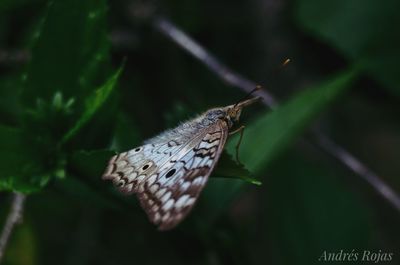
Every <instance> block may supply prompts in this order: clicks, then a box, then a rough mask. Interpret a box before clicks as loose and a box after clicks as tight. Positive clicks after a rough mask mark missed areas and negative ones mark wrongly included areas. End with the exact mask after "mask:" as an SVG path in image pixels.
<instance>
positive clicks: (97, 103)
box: [62, 67, 122, 143]
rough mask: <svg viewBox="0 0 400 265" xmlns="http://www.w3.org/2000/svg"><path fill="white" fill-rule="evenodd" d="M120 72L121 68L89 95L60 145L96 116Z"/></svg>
mask: <svg viewBox="0 0 400 265" xmlns="http://www.w3.org/2000/svg"><path fill="white" fill-rule="evenodd" d="M121 72H122V67H120V69H118V70H117V71H116V73H115V74H114V75H112V76H111V77H110V78H109V80H108V81H107V82H106V83H105V84H104V85H103V86H101V87H100V88H98V89H97V90H96V91H94V92H93V93H92V95H90V96H89V97H88V99H87V101H86V104H85V107H84V110H83V113H82V115H81V116H80V117H79V118H78V120H77V121H76V123H75V125H74V126H73V127H72V128H71V129H70V130H69V131H68V132H67V133H66V134H65V135H64V137H63V139H62V143H65V142H67V141H68V140H69V139H71V138H72V137H74V136H75V135H76V134H77V133H78V131H79V130H80V129H81V128H82V127H83V126H84V125H85V124H86V123H87V122H88V121H89V120H90V119H91V118H92V117H93V116H94V115H95V114H96V112H97V111H98V110H99V109H100V108H101V107H102V106H103V104H104V103H105V102H106V101H107V99H108V98H109V96H110V94H111V92H112V91H113V89H114V88H115V86H116V84H117V81H118V77H119V76H120V74H121Z"/></svg>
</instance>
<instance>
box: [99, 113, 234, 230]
mask: <svg viewBox="0 0 400 265" xmlns="http://www.w3.org/2000/svg"><path fill="white" fill-rule="evenodd" d="M227 134H228V125H227V124H226V122H225V121H223V120H219V121H217V122H216V123H214V124H212V125H210V126H207V127H204V128H203V129H201V130H196V133H195V134H193V135H192V136H191V137H181V136H180V134H179V133H178V132H177V134H176V135H175V137H171V136H174V135H171V132H169V136H168V137H167V138H166V139H165V140H164V141H162V139H163V138H162V137H161V138H156V140H155V141H151V140H150V141H149V142H148V143H147V144H146V145H144V146H141V147H138V148H136V149H133V150H130V151H129V152H125V153H122V154H119V155H116V156H114V157H113V158H112V159H111V160H110V162H109V165H108V168H107V170H106V173H105V174H104V175H103V178H104V179H111V180H112V181H113V182H114V184H115V185H116V186H117V187H119V189H120V191H121V192H124V193H128V194H130V193H137V195H138V197H139V199H140V203H141V205H142V207H143V208H144V210H145V211H146V213H147V215H148V217H149V219H150V221H151V222H153V223H154V224H156V225H157V226H158V227H159V229H160V230H168V229H171V228H173V227H174V226H176V225H177V224H178V223H179V222H181V221H182V220H183V219H184V217H185V216H186V215H187V214H188V213H189V211H190V210H191V209H192V207H193V205H194V204H195V202H196V201H197V198H198V196H199V194H200V192H201V191H202V189H203V188H204V185H205V184H206V182H207V180H208V177H209V175H210V173H211V172H212V170H213V168H214V167H215V165H216V162H217V161H218V158H219V156H220V154H221V152H222V149H223V147H224V145H225V142H226V139H227ZM160 139H161V140H160ZM171 139H172V140H171Z"/></svg>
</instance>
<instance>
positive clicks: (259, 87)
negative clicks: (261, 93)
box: [233, 85, 262, 108]
mask: <svg viewBox="0 0 400 265" xmlns="http://www.w3.org/2000/svg"><path fill="white" fill-rule="evenodd" d="M261 89H262V87H261V86H260V85H256V87H255V88H254V89H253V90H251V91H250V92H249V93H248V94H247V95H246V96H245V97H243V98H242V99H240V100H239V101H238V102H236V104H235V105H233V107H234V108H235V107H236V106H237V105H238V104H239V103H240V102H242V101H245V100H246V99H249V98H250V96H251V95H252V94H253V93H254V92H256V91H258V90H261Z"/></svg>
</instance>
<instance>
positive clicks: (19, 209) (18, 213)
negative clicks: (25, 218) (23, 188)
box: [0, 192, 26, 263]
mask: <svg viewBox="0 0 400 265" xmlns="http://www.w3.org/2000/svg"><path fill="white" fill-rule="evenodd" d="M25 198H26V196H25V195H24V194H21V193H17V192H16V193H14V194H13V200H12V203H11V209H10V212H9V213H8V216H7V220H6V223H5V224H4V228H3V231H2V232H1V235H0V263H1V261H2V258H3V256H4V251H5V249H6V247H7V244H8V241H9V239H10V235H11V233H12V231H13V230H14V228H15V225H17V224H18V223H19V222H20V221H21V218H22V214H23V210H24V202H25Z"/></svg>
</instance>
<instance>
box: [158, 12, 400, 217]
mask: <svg viewBox="0 0 400 265" xmlns="http://www.w3.org/2000/svg"><path fill="white" fill-rule="evenodd" d="M153 25H154V27H155V28H156V29H157V30H158V31H159V32H160V33H161V34H163V35H165V36H166V37H168V38H169V39H170V40H171V41H173V42H174V43H175V44H177V45H178V46H179V47H180V48H182V49H184V50H185V51H187V52H188V53H189V54H191V55H192V56H194V57H195V58H196V59H198V60H199V61H200V62H202V63H203V64H204V65H205V66H207V67H208V68H209V69H210V70H211V71H212V72H213V73H215V74H216V75H217V76H218V77H220V78H221V79H222V80H223V81H224V82H226V83H228V84H229V85H232V86H235V87H238V88H240V89H241V90H243V91H245V92H250V91H251V90H252V89H254V88H255V86H256V83H255V82H253V81H251V80H249V79H247V78H245V77H243V76H241V75H240V74H238V73H236V72H234V71H233V70H231V69H230V68H229V67H227V66H226V65H224V64H223V63H222V62H221V61H219V60H218V59H217V58H216V57H215V56H214V55H212V54H211V53H210V52H208V51H207V50H206V49H205V48H204V47H202V46H201V45H200V44H198V43H197V42H196V41H194V40H193V39H192V38H191V37H190V36H188V35H187V34H186V33H185V32H183V31H182V30H181V29H179V28H178V27H177V26H176V25H174V24H173V23H172V22H170V21H169V20H167V19H165V18H160V17H157V18H155V19H154V20H153ZM255 94H257V95H259V96H261V97H262V98H263V99H264V100H263V103H264V104H265V105H266V106H268V107H270V108H271V109H274V108H276V107H277V105H278V104H277V101H276V99H275V98H274V96H273V95H271V94H270V93H269V92H267V91H265V90H262V91H257V92H256V93H255ZM313 135H314V138H313V142H315V143H316V144H317V145H318V146H319V147H320V148H321V149H322V150H324V151H325V152H327V153H328V154H330V155H331V156H333V157H334V158H336V159H338V160H339V161H340V162H341V163H342V164H343V165H345V166H346V167H347V168H349V169H350V170H351V171H352V172H354V173H355V174H357V175H358V176H360V177H361V178H362V179H364V180H365V181H367V182H368V183H369V184H370V185H371V186H372V187H373V188H374V189H375V190H376V191H377V192H378V193H379V194H380V195H381V196H382V197H383V198H384V199H385V200H386V201H388V202H389V203H390V204H392V205H393V206H394V208H395V209H396V210H398V211H400V197H399V195H398V194H396V192H395V191H394V190H393V189H392V188H391V187H390V186H389V185H388V184H386V183H385V181H383V180H382V179H381V178H380V177H379V176H378V175H377V174H375V173H374V172H373V171H372V170H371V169H369V168H368V167H367V166H366V165H364V164H363V163H362V162H361V161H360V160H359V159H357V158H356V157H355V156H354V155H352V154H351V153H350V152H348V151H347V150H345V149H344V148H343V147H341V146H339V145H338V144H336V143H335V142H333V141H332V140H331V139H329V138H328V137H327V136H325V135H324V134H323V133H321V132H319V131H313Z"/></svg>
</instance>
